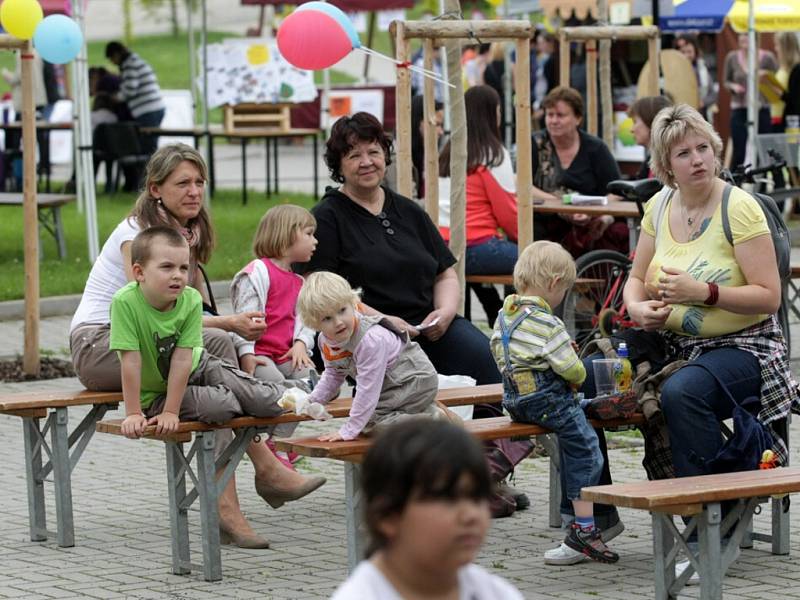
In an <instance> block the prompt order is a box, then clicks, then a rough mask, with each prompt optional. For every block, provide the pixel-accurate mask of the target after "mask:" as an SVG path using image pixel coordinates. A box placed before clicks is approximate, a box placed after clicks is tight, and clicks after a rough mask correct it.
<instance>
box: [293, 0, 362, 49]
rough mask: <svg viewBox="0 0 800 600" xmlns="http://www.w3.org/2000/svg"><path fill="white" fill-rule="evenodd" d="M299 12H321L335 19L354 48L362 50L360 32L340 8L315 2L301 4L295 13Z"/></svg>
mask: <svg viewBox="0 0 800 600" xmlns="http://www.w3.org/2000/svg"><path fill="white" fill-rule="evenodd" d="M299 10H317V11H319V12H322V13H325V14H326V15H328V16H329V17H333V18H334V19H335V20H336V22H337V23H339V25H340V26H341V28H342V29H344V31H345V33H346V34H347V37H349V38H350V42H351V43H352V44H353V48H360V47H361V39H360V38H359V37H358V32H357V31H356V28H355V27H354V26H353V22H352V21H351V20H350V17H348V16H347V15H346V14H345V13H344V12H342V10H341V9H340V8H337V7H336V6H334V5H333V4H328V3H327V2H317V1H316V0H314V1H313V2H306V3H305V4H301V5H300V6H298V7H297V8H295V9H294V12H297V11H299Z"/></svg>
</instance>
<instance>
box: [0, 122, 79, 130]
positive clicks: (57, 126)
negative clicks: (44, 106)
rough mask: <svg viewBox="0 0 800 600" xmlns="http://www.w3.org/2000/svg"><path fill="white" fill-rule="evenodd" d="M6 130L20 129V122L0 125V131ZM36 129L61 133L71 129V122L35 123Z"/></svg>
mask: <svg viewBox="0 0 800 600" xmlns="http://www.w3.org/2000/svg"><path fill="white" fill-rule="evenodd" d="M7 129H12V130H14V129H22V122H21V121H13V122H11V123H0V130H7ZM36 129H40V130H42V131H61V130H70V129H72V121H60V122H58V123H51V122H50V121H36Z"/></svg>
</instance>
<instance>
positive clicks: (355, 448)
mask: <svg viewBox="0 0 800 600" xmlns="http://www.w3.org/2000/svg"><path fill="white" fill-rule="evenodd" d="M643 421H644V417H643V416H637V417H634V418H632V419H626V420H606V421H590V423H591V424H592V426H593V427H598V428H609V429H610V428H622V427H630V426H635V425H639V424H641V423H642V422H643ZM464 427H465V428H466V429H467V431H469V432H470V433H471V434H472V435H474V436H475V437H477V438H478V439H480V440H484V441H485V440H499V439H505V438H530V437H533V436H544V435H547V434H548V433H551V431H550V430H549V429H546V428H544V427H541V426H539V425H533V424H529V423H515V422H513V421H511V419H510V418H509V417H493V418H488V419H475V420H473V421H465V423H464ZM275 445H276V446H277V448H278V449H280V450H285V451H287V452H296V453H297V454H301V455H303V456H311V457H315V458H332V459H336V460H341V461H343V462H344V479H345V499H346V509H345V520H346V523H345V526H346V530H347V564H348V568H349V569H350V570H351V571H352V570H353V569H354V568H355V566H356V565H357V564H358V562H359V561H360V560H361V559H362V558H363V557H364V540H365V536H364V533H363V526H362V515H363V506H362V503H361V501H362V494H361V491H360V490H361V464H360V463H361V461H362V459H363V457H364V454H365V453H366V451H367V450H368V449H369V447H370V446H371V445H372V438H369V437H358V438H356V439H355V440H352V441H347V442H322V441H320V440H318V439H317V438H316V437H308V438H297V439H290V440H275ZM549 453H550V490H549V503H550V526H551V527H560V526H561V516H560V514H559V504H560V502H561V485H560V479H559V474H558V468H559V465H558V453H557V451H554V449H553V446H551V447H550V448H549ZM554 521H555V522H554Z"/></svg>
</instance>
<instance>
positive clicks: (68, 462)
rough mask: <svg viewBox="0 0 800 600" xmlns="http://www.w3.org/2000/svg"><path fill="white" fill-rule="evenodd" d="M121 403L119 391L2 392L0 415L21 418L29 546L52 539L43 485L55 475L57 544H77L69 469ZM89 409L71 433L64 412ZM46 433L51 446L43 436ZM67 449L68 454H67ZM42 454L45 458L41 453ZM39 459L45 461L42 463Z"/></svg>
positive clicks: (63, 545)
mask: <svg viewBox="0 0 800 600" xmlns="http://www.w3.org/2000/svg"><path fill="white" fill-rule="evenodd" d="M121 401H122V394H121V393H119V392H111V393H108V392H89V391H87V390H83V389H67V390H63V391H58V392H35V393H19V394H6V395H3V396H0V414H5V415H12V416H16V417H21V418H22V438H23V441H24V445H25V477H26V479H27V482H28V519H29V522H30V534H31V541H32V542H41V541H44V540H46V539H47V537H48V535H53V534H52V533H51V532H48V531H47V513H46V511H45V503H44V481H45V478H46V477H47V476H48V475H50V473H52V474H53V483H54V489H55V505H56V534H55V535H56V538H57V540H58V545H59V546H62V547H70V546H74V545H75V530H74V522H73V517H72V479H71V477H72V475H71V474H72V470H73V469H74V468H75V466H76V465H77V464H78V461H79V460H80V458H81V455H82V454H83V451H84V450H85V449H86V445H87V444H88V443H89V440H91V438H92V435H93V434H94V432H95V423H96V422H97V421H99V420H100V419H102V418H103V415H105V414H106V412H107V411H109V410H115V409H116V408H117V406H118V404H119V403H120V402H121ZM72 406H91V409H90V410H89V413H88V414H87V415H86V416H85V417H84V418H83V419H82V420H81V422H80V423H79V424H78V425H77V426H76V427H75V428H74V429H73V430H72V433H70V432H69V427H68V425H69V414H68V410H69V408H70V407H72ZM48 432H49V433H50V444H49V445H48V443H47V437H46V436H47V434H48ZM70 449H72V453H71V454H70ZM42 451H44V455H46V456H44V455H43V452H42ZM43 458H46V459H47V462H45V463H44V464H42V461H43Z"/></svg>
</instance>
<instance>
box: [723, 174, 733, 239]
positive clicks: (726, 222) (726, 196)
mask: <svg viewBox="0 0 800 600" xmlns="http://www.w3.org/2000/svg"><path fill="white" fill-rule="evenodd" d="M732 190H733V186H732V185H731V184H730V183H726V184H725V189H724V190H722V208H721V212H722V231H724V232H725V239H727V240H728V243H729V244H730V245H731V246H733V231H731V222H730V219H728V201H729V200H730V198H731V191H732Z"/></svg>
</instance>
